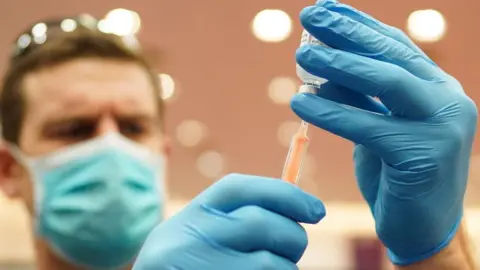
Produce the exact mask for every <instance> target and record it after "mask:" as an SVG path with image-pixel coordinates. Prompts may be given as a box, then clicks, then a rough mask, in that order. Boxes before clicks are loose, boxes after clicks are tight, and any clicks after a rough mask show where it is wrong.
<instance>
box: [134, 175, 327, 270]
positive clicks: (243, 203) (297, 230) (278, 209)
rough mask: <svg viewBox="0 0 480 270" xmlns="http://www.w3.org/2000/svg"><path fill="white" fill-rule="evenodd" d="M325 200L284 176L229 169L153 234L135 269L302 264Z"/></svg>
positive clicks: (242, 269)
mask: <svg viewBox="0 0 480 270" xmlns="http://www.w3.org/2000/svg"><path fill="white" fill-rule="evenodd" d="M324 216H325V208H324V205H323V204H322V202H321V201H319V200H318V199H316V198H315V197H313V196H311V195H309V194H307V193H305V192H303V191H301V190H300V189H299V188H297V187H295V186H294V185H291V184H288V183H286V182H283V181H281V180H277V179H269V178H265V177H259V176H246V175H237V174H235V175H229V176H227V177H225V178H224V179H223V180H220V181H219V182H218V183H216V184H214V185H213V186H211V187H210V188H209V189H207V190H206V191H204V192H203V193H202V194H200V195H199V196H198V197H197V198H195V199H194V200H193V201H192V202H191V203H190V205H188V206H187V207H186V208H185V209H183V210H182V211H181V212H180V213H178V214H177V215H176V216H174V217H173V218H171V219H169V220H167V221H165V222H163V223H162V224H160V225H159V226H158V227H157V228H156V229H155V230H154V231H153V232H152V233H151V234H150V236H149V237H148V239H147V241H146V243H145V245H144V247H143V248H142V251H141V252H140V255H139V257H138V259H137V262H136V263H135V266H134V267H133V270H174V269H181V270H198V269H201V270H225V269H229V270H247V269H248V270H266V269H272V270H273V269H275V270H277V269H278V270H280V269H282V270H293V269H298V268H297V266H296V263H297V262H298V261H299V260H300V258H301V257H302V255H303V252H304V251H305V248H306V246H307V235H306V233H305V230H304V229H303V227H302V226H301V225H299V224H298V222H304V223H312V224H313V223H317V222H319V221H320V220H321V219H322V218H323V217H324Z"/></svg>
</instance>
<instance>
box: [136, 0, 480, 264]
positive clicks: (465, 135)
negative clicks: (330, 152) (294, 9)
mask: <svg viewBox="0 0 480 270" xmlns="http://www.w3.org/2000/svg"><path fill="white" fill-rule="evenodd" d="M300 19H301V21H302V24H303V26H304V28H305V29H306V30H307V31H308V32H309V33H310V34H312V35H313V36H314V37H316V38H317V39H319V40H320V41H322V42H324V43H325V44H326V45H329V46H330V47H331V48H326V47H322V46H305V47H302V48H300V49H299V50H298V51H297V55H296V57H297V62H298V64H299V65H300V66H302V68H304V69H305V70H306V71H307V72H309V73H310V74H313V75H316V76H319V77H323V78H325V79H327V80H329V83H327V84H324V85H322V86H321V89H320V90H319V91H318V93H317V94H299V95H297V96H295V97H294V98H293V100H292V103H291V106H292V109H293V110H294V112H295V113H296V114H297V115H298V116H299V117H300V118H302V119H303V120H305V121H307V122H309V123H311V124H313V125H316V126H318V127H320V128H322V129H324V130H327V131H329V132H331V133H333V134H336V135H338V136H341V137H343V138H345V139H347V140H350V141H352V142H353V143H355V154H354V160H355V167H356V176H357V182H358V185H359V188H360V190H361V192H362V194H363V196H364V198H365V200H366V201H367V203H368V205H369V206H370V208H371V212H372V214H373V217H374V219H375V224H376V231H377V234H378V236H379V238H380V239H381V240H382V242H383V243H384V244H385V246H386V247H387V249H388V256H389V258H390V260H391V261H392V262H393V263H394V264H395V265H396V269H402V270H417V269H418V270H433V269H435V270H473V269H475V266H474V263H473V260H472V257H471V253H470V251H469V250H468V242H467V238H466V236H465V233H466V232H465V231H464V229H463V227H462V215H463V199H464V193H465V188H466V183H467V177H468V167H469V158H470V154H471V149H472V141H473V138H474V135H475V131H476V123H477V109H476V106H475V104H474V103H473V102H472V100H471V99H469V98H468V97H467V96H466V95H465V93H464V91H463V89H462V87H461V85H460V84H459V83H458V82H457V81H456V80H455V79H454V78H452V77H451V76H450V75H448V74H446V73H445V72H444V71H443V70H441V69H440V68H439V67H438V66H437V65H436V64H435V63H433V61H432V60H430V59H429V58H428V56H426V55H425V54H424V53H423V52H422V51H421V50H420V49H419V48H418V47H417V46H415V45H414V44H413V43H412V42H411V41H410V40H409V39H408V37H407V36H406V35H404V34H403V33H402V32H401V31H399V30H398V29H394V28H392V27H390V26H387V25H385V24H383V23H381V22H379V21H377V20H375V19H373V18H372V17H370V16H368V15H366V14H364V13H362V12H359V11H357V10H355V9H353V8H351V7H349V6H347V5H344V4H341V3H338V2H336V1H332V0H327V1H318V3H317V4H316V5H315V6H312V7H308V8H306V9H304V10H303V11H302V13H301V15H300ZM374 97H378V98H379V99H380V100H381V102H382V103H380V102H377V101H376V100H375V99H373V98H374ZM324 215H325V209H324V207H323V206H322V203H321V202H320V201H319V200H318V199H315V198H313V197H312V196H310V195H308V194H306V193H304V192H302V191H301V190H299V189H297V188H295V187H294V186H292V185H289V184H288V183H285V182H281V181H278V180H275V179H265V178H261V177H254V176H243V175H230V176H227V177H226V178H225V179H223V180H222V181H220V182H218V183H217V184H215V185H213V186H212V187H211V188H209V189H207V190H206V191H205V192H204V193H203V194H201V195H200V196H198V197H197V198H196V199H195V200H193V201H192V203H191V204H190V205H189V206H188V207H187V208H186V209H184V210H183V211H182V212H180V213H179V214H178V215H177V216H175V217H173V218H171V219H170V220H168V221H165V222H163V223H162V224H161V225H159V226H158V227H157V228H156V229H155V230H154V231H153V232H152V234H151V235H150V236H149V238H148V240H147V242H146V243H145V245H144V247H143V249H142V251H141V252H140V255H139V257H138V259H137V262H136V264H135V266H134V269H135V270H159V269H210V270H220V269H230V270H237V269H238V270H243V269H282V270H283V269H285V270H287V269H297V266H296V263H297V262H298V260H299V259H300V258H301V256H302V254H303V252H304V250H305V248H306V246H307V236H306V234H305V231H304V230H303V229H302V227H301V226H300V225H299V223H300V222H306V223H316V222H319V221H320V220H321V219H322V218H323V216H324ZM352 226H355V224H352ZM318 258H319V260H321V259H322V254H318Z"/></svg>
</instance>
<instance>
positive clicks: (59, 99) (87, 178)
mask: <svg viewBox="0 0 480 270" xmlns="http://www.w3.org/2000/svg"><path fill="white" fill-rule="evenodd" d="M24 91H25V92H24V97H25V110H26V111H25V118H24V121H23V128H22V131H21V135H20V138H19V148H20V150H21V152H22V153H23V155H24V156H26V157H29V158H34V159H35V158H40V159H41V158H42V157H45V156H47V157H48V154H52V153H53V154H54V155H57V156H58V153H59V152H60V153H61V152H62V151H65V150H71V149H78V147H79V146H81V145H85V144H87V145H90V146H92V144H91V143H92V142H95V143H97V144H94V147H93V148H92V147H90V148H88V149H90V150H89V151H91V153H90V152H88V154H87V155H86V156H84V157H83V159H73V160H68V161H67V162H64V164H63V165H62V167H61V168H56V169H54V171H48V170H50V169H47V174H48V176H45V175H47V174H45V173H41V174H40V175H41V177H40V178H39V174H38V173H37V174H35V173H33V175H36V178H35V179H30V177H31V175H32V169H31V168H29V169H30V171H29V169H28V168H24V167H23V166H20V164H19V163H16V162H14V164H13V165H12V166H11V168H10V169H8V170H9V171H11V172H10V173H7V174H8V177H5V175H3V178H5V179H3V181H2V182H1V183H0V184H2V185H3V189H4V190H7V194H8V193H10V195H12V194H15V195H17V196H19V197H21V198H22V199H23V200H24V201H25V204H26V206H27V208H28V209H29V211H30V213H31V214H32V215H33V214H34V211H40V213H41V214H42V215H41V220H40V222H38V224H40V225H37V226H40V230H41V231H42V230H43V231H42V232H41V233H40V237H41V238H42V239H39V242H38V243H40V247H39V246H38V245H37V248H38V249H39V250H40V253H41V250H42V249H45V250H51V248H50V247H48V245H44V244H43V243H44V239H46V240H47V241H46V242H47V243H50V244H52V245H54V246H56V247H57V248H56V249H55V250H60V252H61V253H62V252H63V256H65V257H66V258H68V259H67V261H69V262H72V263H73V265H95V266H102V267H103V266H109V267H110V266H116V265H120V264H123V263H125V262H128V261H129V259H131V258H132V256H134V255H135V254H136V252H138V249H139V248H140V246H141V243H142V242H143V241H144V239H145V237H146V235H147V234H148V233H149V232H150V231H149V230H150V229H153V227H154V226H155V225H156V224H158V221H159V220H160V219H161V217H160V212H161V207H162V201H161V198H159V197H161V196H159V193H158V190H157V189H156V188H155V187H156V181H157V180H158V174H157V173H158V171H155V169H156V168H157V167H155V165H148V164H157V163H148V162H144V161H143V160H142V161H140V159H138V158H136V156H134V155H133V154H128V151H127V152H125V151H126V150H125V151H124V150H121V151H120V150H119V149H120V148H121V147H122V145H123V146H125V145H127V146H133V148H134V149H137V150H139V149H140V150H145V149H147V150H149V151H147V152H149V153H152V154H153V155H151V156H160V154H162V152H164V151H165V149H166V143H165V139H164V137H163V135H162V132H161V120H162V119H161V116H160V115H159V110H158V107H157V106H158V105H157V99H156V95H157V93H156V92H155V89H154V87H153V85H152V82H151V81H150V78H149V76H148V73H147V72H146V71H145V70H144V68H143V67H141V66H139V65H137V64H135V63H129V62H121V61H112V60H102V59H93V58H92V59H78V60H74V61H70V62H67V63H64V64H61V65H57V66H54V67H51V68H46V69H43V70H41V71H38V72H35V73H33V74H30V75H28V76H27V77H26V78H25V80H24ZM107 134H110V135H111V134H115V136H114V137H113V138H114V139H112V140H106V139H105V138H112V136H105V135H107ZM118 134H120V135H121V136H117V135H118ZM115 138H116V139H115ZM99 140H100V141H99ZM98 142H100V143H98ZM107 142H109V145H110V146H111V147H110V148H106V149H107V150H105V151H104V150H102V151H103V152H99V151H95V150H96V149H98V148H102V147H103V146H104V145H105V144H107ZM117 145H118V147H117ZM72 146H75V147H76V148H72ZM117 148H118V149H117ZM127 148H128V147H126V148H125V149H127ZM92 149H93V150H92ZM102 149H103V148H102ZM128 149H130V148H128ZM83 150H85V149H83ZM84 152H85V151H84ZM134 152H135V151H134ZM76 153H77V152H76ZM156 154H158V155H156ZM75 156H77V154H76V155H75ZM159 167H161V166H159ZM160 170H161V169H160ZM59 175H60V176H59ZM52 177H53V178H52ZM32 180H35V181H37V183H38V181H41V183H40V184H36V185H35V186H33V182H34V181H32ZM110 180H111V181H110ZM112 181H113V182H112ZM109 183H114V184H109ZM6 187H8V188H6ZM38 187H41V189H42V190H44V195H43V198H42V202H43V204H42V207H44V208H46V209H43V208H42V210H38V209H37V210H35V209H34V205H35V203H38V201H39V199H38V198H35V195H34V194H35V192H33V191H34V190H35V188H37V189H38ZM157 198H159V199H157ZM142 200H143V201H142ZM157 200H158V201H157ZM45 202H46V203H47V204H44V203H45ZM45 205H46V207H45ZM139 215H140V216H141V217H139ZM59 222H60V223H59ZM140 223H141V224H140ZM42 226H43V227H42ZM139 227H141V228H145V230H143V231H139V230H137V229H135V228H139ZM130 228H132V229H130ZM37 229H38V228H37ZM111 234H113V235H114V237H111ZM52 235H53V236H52ZM79 237H80V238H79ZM89 237H94V238H92V239H93V240H92V239H90V238H89ZM52 239H54V240H53V242H50V240H52ZM104 239H107V240H109V241H110V240H111V241H113V242H111V243H110V242H109V243H107V240H105V241H103V240H104ZM112 239H113V240H112ZM55 241H56V242H55ZM92 241H97V242H96V243H94V244H92V243H93V242H92ZM134 241H136V242H134ZM38 243H37V244H38ZM102 243H104V245H106V246H110V248H108V249H103V247H102ZM112 246H113V247H115V250H114V249H112V248H111V247H112ZM45 247H46V248H45ZM109 252H110V253H109ZM47 253H49V252H47ZM49 254H51V253H49ZM39 256H40V257H42V255H39ZM48 256H49V255H48V254H47V255H45V256H43V257H48ZM59 256H60V257H62V254H60V255H59ZM53 257H55V256H53ZM94 257H98V260H97V259H96V258H94ZM41 260H42V258H40V261H41ZM46 260H47V261H48V260H51V259H46ZM76 262H80V264H77V263H76ZM53 265H57V266H55V267H54V266H53ZM68 265H69V264H67V265H62V264H61V263H60V264H58V263H54V264H51V263H50V264H48V263H47V264H46V266H43V267H42V266H40V269H57V268H58V269H76V268H70V266H68Z"/></svg>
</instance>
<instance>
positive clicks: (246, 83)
mask: <svg viewBox="0 0 480 270" xmlns="http://www.w3.org/2000/svg"><path fill="white" fill-rule="evenodd" d="M312 2H314V0H311V1H307V0H296V1H292V0H275V1H274V0H244V1H238V2H235V1H224V0H204V1H193V0H190V1H186V2H183V1H165V0H155V1H153V0H143V1H126V0H125V1H119V0H115V1H114V0H103V1H94V0H82V1H60V0H44V1H33V0H15V1H13V0H4V1H2V2H0V18H1V20H2V23H1V24H0V33H1V37H0V70H1V71H2V72H3V71H4V70H5V63H6V62H7V57H8V54H9V53H10V51H11V47H12V46H11V44H12V43H13V42H16V41H15V40H14V39H15V38H16V37H17V35H18V34H19V33H21V32H22V31H23V30H24V29H26V28H27V27H29V26H30V25H31V24H32V23H33V22H36V21H41V20H43V19H48V18H52V17H63V16H70V15H71V16H73V15H77V14H81V13H88V14H92V15H93V16H95V17H97V18H104V21H103V24H102V27H103V30H104V31H107V32H113V33H117V34H120V35H126V36H128V35H131V34H136V35H138V37H139V39H140V41H141V44H142V46H143V48H144V49H145V50H146V51H147V53H148V54H149V56H150V57H151V58H152V60H154V61H155V62H156V63H157V69H158V72H159V79H160V80H161V82H162V84H163V87H164V98H165V100H166V102H167V131H168V133H169V135H170V136H171V138H172V141H173V143H174V147H173V156H172V160H171V167H170V172H169V174H170V175H169V182H168V186H169V196H170V198H169V199H170V201H169V210H168V214H169V215H171V214H174V213H175V212H176V211H178V210H179V209H181V207H183V205H185V203H186V202H188V200H190V199H191V198H192V197H194V196H195V195H196V194H198V193H199V192H200V191H201V190H203V189H205V188H206V187H207V186H209V185H211V184H212V183H213V182H214V181H216V180H217V179H219V178H220V177H221V176H222V175H224V174H226V173H229V172H241V173H248V174H259V175H266V176H271V177H279V176H280V174H281V170H282V166H283V162H284V159H285V155H286V153H287V150H288V148H287V147H288V144H289V140H290V138H291V135H292V134H293V133H294V132H295V131H296V129H297V128H298V120H297V118H296V117H295V115H294V114H293V113H292V112H291V110H290V109H289V105H288V103H289V100H290V98H291V97H292V95H293V94H294V93H295V91H296V89H297V87H298V86H299V81H298V79H297V78H296V75H295V61H294V53H295V49H296V47H297V46H298V45H299V41H300V34H301V31H302V28H301V25H300V24H299V21H298V18H297V15H298V14H299V12H300V10H301V9H302V8H303V7H305V6H307V5H309V4H312ZM344 2H346V3H347V4H351V5H353V6H355V7H357V8H358V9H361V10H363V11H365V12H367V13H369V14H371V15H373V16H374V17H376V18H378V19H380V20H382V21H384V22H386V23H388V24H390V25H393V26H396V27H398V28H400V29H402V30H404V31H406V32H407V33H408V34H409V35H410V36H411V37H412V38H413V39H414V40H415V41H416V42H417V43H418V44H419V45H420V46H421V47H422V48H423V49H424V50H425V51H426V52H427V54H429V55H430V56H431V57H432V58H433V59H434V60H435V61H436V62H437V63H438V64H439V65H440V66H442V67H443V68H444V69H445V70H446V71H447V72H449V73H451V74H452V75H453V76H455V77H456V78H457V79H459V81H460V82H461V83H462V84H463V86H464V88H465V90H466V91H467V92H468V94H469V95H470V96H471V97H473V99H475V100H476V101H478V100H479V99H480V91H478V90H477V87H478V81H477V80H478V72H479V69H478V67H477V65H478V63H480V54H479V53H477V51H476V49H477V48H480V35H479V33H480V32H479V30H478V27H477V26H478V25H479V24H480V18H479V17H478V16H477V14H478V12H479V11H480V1H475V0H457V1H443V0H442V1H438V0H404V1H388V4H386V3H385V2H383V1H382V2H381V4H379V2H380V1H376V0H346V1H344ZM67 27H68V26H67ZM38 29H39V31H40V32H41V26H39V27H38ZM311 139H312V143H311V146H310V151H309V156H308V159H307V162H306V168H305V172H304V173H303V178H302V180H301V184H300V185H301V187H302V188H304V189H305V190H307V191H308V192H312V193H314V194H316V195H317V196H319V197H320V198H322V199H323V200H325V201H326V202H327V206H328V212H329V214H328V216H327V218H326V219H325V222H324V223H323V224H321V225H318V226H313V227H307V230H308V232H309V234H310V237H311V244H310V247H309V249H308V251H307V254H306V255H305V258H304V259H303V261H302V262H301V264H302V267H304V268H302V269H312V270H313V269H330V270H343V269H345V270H347V269H353V270H355V269H368V270H377V269H378V270H380V269H389V266H388V263H387V262H386V260H385V256H384V251H383V249H382V247H381V245H380V244H379V243H378V241H377V240H376V239H375V235H374V231H373V221H372V219H371V217H370V214H369V211H368V209H367V208H366V206H365V205H364V203H363V201H362V198H361V195H360V193H359V191H358V189H357V187H356V184H355V180H354V174H353V167H352V156H351V150H352V145H351V144H350V143H349V142H346V141H344V140H342V139H339V138H336V137H335V136H332V135H329V134H327V133H326V132H322V131H320V130H314V131H312V132H311ZM473 154H474V156H473V158H472V166H471V168H472V169H471V179H470V180H471V181H470V186H469V190H468V196H467V204H468V210H467V216H468V224H469V228H470V230H471V234H472V237H473V238H474V239H476V240H477V241H476V242H477V243H480V210H479V209H480V208H479V206H480V155H479V154H480V148H479V144H478V140H477V143H476V145H475V149H474V151H473ZM477 155H478V156H477ZM252 188H253V187H252ZM30 238H31V236H30V234H29V230H28V220H27V218H26V216H25V213H24V212H23V209H22V207H21V206H20V205H19V204H18V203H17V202H12V201H8V200H7V199H5V198H3V197H0V269H27V268H22V267H27V266H28V265H29V264H31V261H32V258H33V256H32V248H31V243H30ZM477 254H478V256H477V257H478V258H479V259H480V253H478V252H477ZM24 265H26V266H24ZM365 265H367V266H368V267H365ZM2 267H3V268H2ZM16 267H18V268H16Z"/></svg>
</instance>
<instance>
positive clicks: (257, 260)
mask: <svg viewBox="0 0 480 270" xmlns="http://www.w3.org/2000/svg"><path fill="white" fill-rule="evenodd" d="M247 259H248V260H249V261H251V262H253V264H254V265H252V267H251V268H244V269H252V270H266V269H272V270H273V269H275V270H277V269H278V270H298V266H297V265H296V264H295V263H293V262H291V261H289V260H286V259H285V258H283V257H280V256H278V255H275V254H273V253H271V252H268V251H256V252H252V253H250V254H248V255H247Z"/></svg>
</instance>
